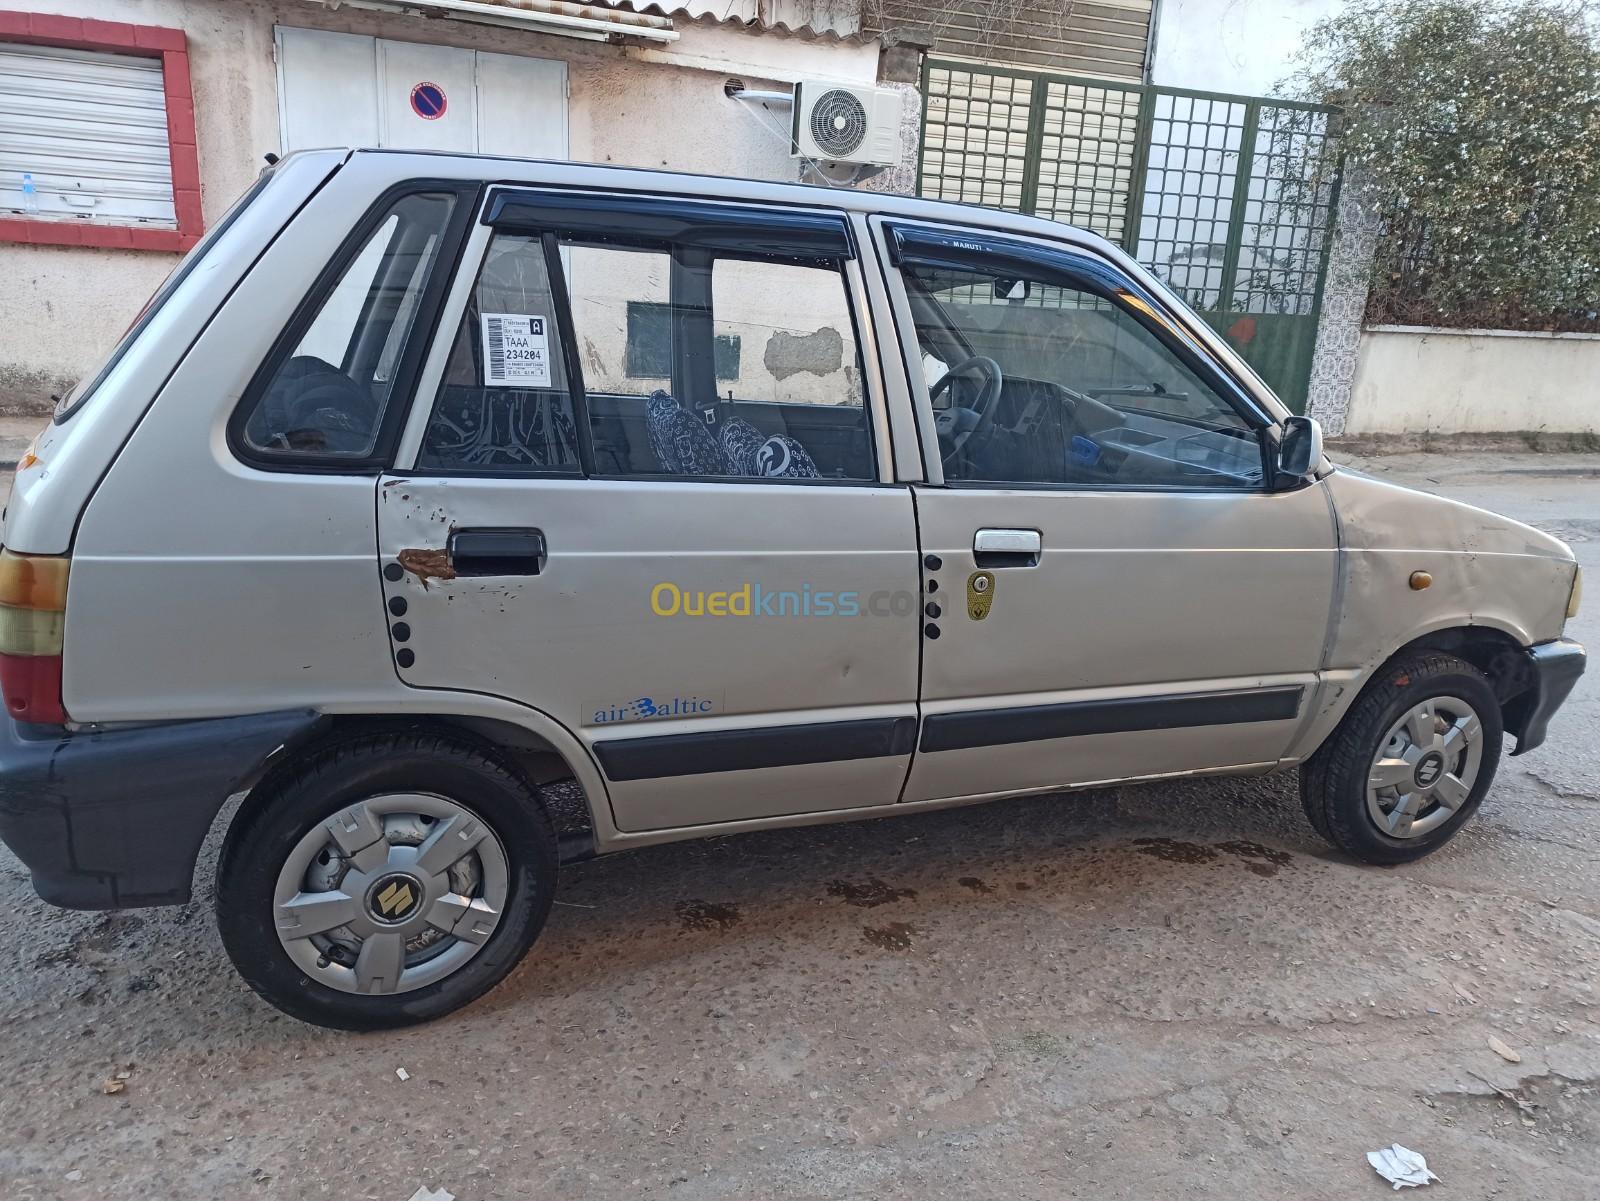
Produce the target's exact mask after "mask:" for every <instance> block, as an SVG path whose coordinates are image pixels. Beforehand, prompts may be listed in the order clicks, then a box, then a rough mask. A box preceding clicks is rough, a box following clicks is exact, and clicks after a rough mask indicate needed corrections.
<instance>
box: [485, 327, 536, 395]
mask: <svg viewBox="0 0 1600 1201" xmlns="http://www.w3.org/2000/svg"><path fill="white" fill-rule="evenodd" d="M482 319H483V386H484V387H485V388H548V387H549V386H550V339H549V337H548V335H546V333H545V319H544V318H543V317H528V316H525V315H524V314H521V313H484V314H483V316H482Z"/></svg>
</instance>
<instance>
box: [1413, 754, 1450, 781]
mask: <svg viewBox="0 0 1600 1201" xmlns="http://www.w3.org/2000/svg"><path fill="white" fill-rule="evenodd" d="M1442 775H1444V756H1443V755H1441V754H1440V753H1439V752H1438V751H1433V752H1431V753H1429V754H1426V755H1424V756H1423V757H1422V760H1421V761H1420V762H1419V763H1418V764H1417V770H1416V772H1415V773H1414V776H1415V778H1416V781H1417V787H1418V788H1432V787H1433V786H1434V785H1435V784H1437V783H1438V782H1439V777H1440V776H1442Z"/></svg>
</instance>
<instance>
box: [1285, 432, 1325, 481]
mask: <svg viewBox="0 0 1600 1201" xmlns="http://www.w3.org/2000/svg"><path fill="white" fill-rule="evenodd" d="M1321 464H1322V423H1321V422H1319V421H1318V420H1317V419H1316V418H1315V417H1288V418H1285V419H1284V422H1283V440H1282V441H1281V442H1279V443H1278V474H1279V475H1281V476H1287V477H1288V478H1289V479H1291V480H1307V479H1310V478H1311V477H1312V476H1313V475H1315V474H1316V471H1317V468H1318V467H1319V466H1321Z"/></svg>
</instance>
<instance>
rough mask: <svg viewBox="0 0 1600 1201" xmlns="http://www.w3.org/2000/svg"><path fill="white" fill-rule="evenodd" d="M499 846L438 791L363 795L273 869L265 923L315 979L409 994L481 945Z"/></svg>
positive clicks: (503, 873)
mask: <svg viewBox="0 0 1600 1201" xmlns="http://www.w3.org/2000/svg"><path fill="white" fill-rule="evenodd" d="M510 877H511V869H510V864H509V862H508V861H507V859H506V852H505V848H504V847H502V846H501V845H500V840H499V839H498V838H497V837H496V836H495V833H494V831H493V830H491V829H489V827H488V826H487V825H485V824H484V822H483V820H482V819H481V818H479V817H478V816H477V815H476V814H474V813H472V812H471V811H470V810H468V809H465V808H463V807H462V806H460V805H458V804H456V803H455V802H454V801H448V800H446V799H445V798H444V797H440V796H431V795H427V794H424V793H393V794H387V795H384V796H376V797H370V798H368V799H367V800H365V801H361V802H360V803H358V804H356V805H352V806H351V807H350V808H348V809H345V810H342V811H341V812H339V813H337V814H335V815H334V816H333V817H331V818H329V819H328V820H327V821H326V822H323V823H322V824H321V825H319V826H317V827H316V828H314V829H313V830H311V832H310V833H308V834H307V835H306V836H305V837H304V838H302V839H301V840H300V841H299V842H298V843H297V844H295V848H294V850H293V851H291V852H290V854H289V858H288V859H287V860H286V861H285V862H284V865H283V870H282V871H280V872H279V873H278V886H277V891H276V893H275V895H274V897H273V919H274V925H275V926H276V927H277V931H278V941H279V942H280V943H282V944H283V949H284V950H285V951H286V952H288V955H289V958H291V959H293V960H294V961H295V963H296V964H297V965H298V966H299V967H300V970H301V971H303V972H305V973H306V975H308V976H310V977H311V978H312V979H313V980H316V981H317V982H318V983H319V984H325V985H327V986H328V987H329V988H336V989H338V990H339V991H340V992H350V993H395V992H410V991H411V990H412V989H414V988H421V987H423V986H424V985H427V984H432V983H434V982H435V981H438V980H442V979H444V978H445V977H446V976H448V975H450V973H451V972H454V971H456V970H457V969H458V968H460V967H461V966H462V965H463V964H465V963H466V962H467V961H468V960H469V959H471V958H472V957H473V956H474V955H476V954H477V953H478V952H479V951H480V950H482V949H483V944H484V943H485V942H487V941H488V939H489V936H490V935H491V934H493V933H494V932H495V930H496V928H497V927H498V926H499V925H500V918H501V915H502V914H503V913H504V911H505V904H506V896H507V893H508V892H509V889H510Z"/></svg>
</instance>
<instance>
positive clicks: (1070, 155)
mask: <svg viewBox="0 0 1600 1201" xmlns="http://www.w3.org/2000/svg"><path fill="white" fill-rule="evenodd" d="M923 97H924V124H923V149H922V159H921V164H920V174H919V180H918V191H919V192H920V194H921V195H923V196H928V197H933V198H937V199H947V200H965V201H973V202H978V203H982V204H988V205H994V206H996V207H1000V208H1008V209H1014V210H1017V211H1020V212H1025V213H1032V214H1035V215H1037V216H1041V217H1049V218H1052V219H1054V220H1057V221H1064V222H1067V223H1069V224H1072V225H1076V226H1079V227H1080V228H1084V229H1089V230H1092V231H1094V232H1095V233H1098V234H1100V235H1102V236H1103V237H1106V238H1109V239H1110V240H1112V241H1114V242H1117V243H1118V244H1120V245H1121V246H1122V247H1123V248H1124V249H1126V250H1127V251H1128V252H1129V253H1130V254H1132V255H1134V257H1136V258H1137V259H1138V260H1139V261H1140V262H1141V263H1143V264H1144V265H1145V266H1147V267H1149V268H1150V269H1151V270H1153V271H1154V272H1155V273H1156V274H1157V275H1159V276H1160V277H1161V278H1162V279H1163V280H1165V281H1166V282H1167V283H1168V284H1169V285H1170V286H1171V287H1172V288H1173V289H1174V290H1175V291H1177V292H1179V293H1180V294H1181V295H1182V296H1183V297H1184V298H1185V299H1186V300H1187V301H1188V302H1189V303H1190V304H1191V305H1193V306H1194V307H1195V308H1196V309H1197V310H1199V311H1200V313H1201V315H1202V316H1204V317H1205V318H1206V319H1207V320H1208V321H1209V322H1210V323H1211V324H1212V325H1213V326H1215V327H1216V328H1217V329H1218V330H1220V331H1221V332H1223V333H1224V334H1226V335H1227V336H1228V337H1229V338H1230V339H1231V340H1233V342H1234V344H1235V346H1236V347H1237V348H1238V349H1239V350H1240V351H1241V353H1243V354H1244V355H1245V357H1246V358H1247V359H1248V360H1249V361H1250V362H1251V363H1252V364H1254V365H1255V366H1256V367H1257V369H1258V370H1259V371H1261V373H1262V375H1263V376H1265V377H1266V378H1267V380H1268V382H1269V383H1270V384H1272V385H1273V387H1274V388H1275V389H1276V390H1277V391H1278V394H1279V395H1280V396H1281V397H1283V399H1284V400H1285V402H1286V403H1288V404H1290V405H1291V407H1298V406H1299V405H1301V404H1303V402H1304V397H1305V393H1306V389H1307V385H1308V383H1309V377H1310V367H1311V353H1312V351H1313V349H1314V348H1315V340H1316V328H1315V327H1316V320H1317V317H1318V315H1319V313H1320V309H1321V298H1322V286H1323V281H1324V276H1325V274H1326V270H1327V261H1328V252H1329V248H1330V244H1331V240H1332V223H1333V213H1334V209H1335V205H1336V204H1337V202H1338V179H1337V175H1336V173H1329V177H1328V178H1312V179H1306V178H1302V177H1301V172H1302V170H1303V169H1304V167H1305V164H1306V163H1307V162H1308V161H1316V162H1322V163H1326V162H1328V161H1329V159H1328V158H1327V156H1326V154H1325V153H1324V154H1321V155H1317V154H1310V153H1308V152H1309V151H1324V152H1325V151H1326V150H1327V149H1328V145H1327V144H1328V142H1329V139H1331V138H1332V137H1333V136H1334V133H1333V129H1332V110H1330V109H1327V108H1322V107H1319V106H1315V105H1305V104H1296V103H1292V102H1288V101H1277V100H1264V99H1260V98H1256V97H1250V96H1229V95H1222V94H1217V93H1209V92H1196V91H1187V90H1182V89H1174V88H1156V87H1148V86H1143V85H1136V84H1121V83H1116V82H1114V81H1109V80H1103V79H1080V78H1074V77H1070V76H1061V75H1053V74H1044V73H1041V72H1033V71H1024V70H1020V69H1016V68H1002V67H980V66H976V65H969V64H963V63H951V62H944V61H939V60H932V59H930V60H929V62H928V64H927V66H926V68H925V71H924V78H923Z"/></svg>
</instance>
